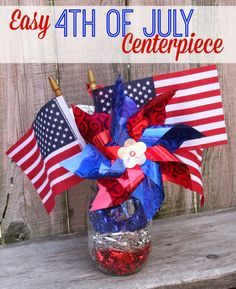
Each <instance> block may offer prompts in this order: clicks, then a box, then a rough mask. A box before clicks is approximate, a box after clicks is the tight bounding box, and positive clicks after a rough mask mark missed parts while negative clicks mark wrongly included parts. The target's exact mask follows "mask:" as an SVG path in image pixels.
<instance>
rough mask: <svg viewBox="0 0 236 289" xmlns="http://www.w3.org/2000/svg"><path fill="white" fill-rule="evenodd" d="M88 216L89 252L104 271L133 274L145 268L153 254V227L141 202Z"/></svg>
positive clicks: (124, 204) (130, 201)
mask: <svg viewBox="0 0 236 289" xmlns="http://www.w3.org/2000/svg"><path fill="white" fill-rule="evenodd" d="M88 217H89V218H88V219H89V222H88V223H89V224H88V225H89V226H88V247H89V252H90V255H91V257H92V259H93V260H94V261H95V263H96V265H97V267H98V268H99V269H100V270H101V271H103V272H104V273H107V274H111V275H119V276H121V275H130V274H133V273H136V272H138V271H139V270H140V269H141V268H142V267H143V266H144V264H145V263H146V261H147V259H148V255H149V253H150V251H151V224H150V223H149V222H148V220H147V218H146V216H145V214H144V211H143V208H142V205H141V203H140V201H139V200H138V199H136V198H133V197H132V198H130V199H128V200H127V201H125V202H124V203H122V205H118V206H115V207H112V208H107V209H102V210H97V211H93V212H89V214H88Z"/></svg>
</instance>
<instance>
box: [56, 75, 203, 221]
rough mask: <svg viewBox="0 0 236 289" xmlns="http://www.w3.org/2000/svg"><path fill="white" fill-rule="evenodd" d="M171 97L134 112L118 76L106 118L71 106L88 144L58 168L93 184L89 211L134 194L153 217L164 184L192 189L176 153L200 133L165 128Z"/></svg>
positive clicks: (163, 96) (178, 126) (184, 128)
mask: <svg viewBox="0 0 236 289" xmlns="http://www.w3.org/2000/svg"><path fill="white" fill-rule="evenodd" d="M174 95H175V92H174V91H173V92H169V93H164V94H161V95H159V96H157V97H155V98H154V99H152V100H150V101H149V102H148V103H147V104H146V105H144V106H143V107H142V108H141V109H138V108H137V106H136V104H135V102H134V101H133V100H132V99H131V98H130V97H128V96H126V95H125V93H124V88H123V84H122V80H121V78H118V80H117V81H116V85H115V91H114V93H113V96H112V108H111V114H110V115H109V114H105V113H94V114H93V115H89V114H87V113H86V112H84V111H82V110H81V109H79V108H78V107H73V113H74V116H75V120H76V123H77V126H78V128H79V130H80V133H81V135H82V136H83V137H84V139H85V140H86V142H87V145H86V146H85V147H84V149H83V150H82V151H81V152H80V153H79V154H78V155H76V156H74V157H72V158H70V159H68V160H66V161H64V162H62V163H61V165H62V166H64V167H65V168H66V169H67V170H68V171H70V172H72V173H74V174H76V175H78V176H79V177H81V178H84V179H92V180H97V183H98V187H99V191H98V194H97V196H96V199H95V200H94V202H93V204H92V207H91V210H98V209H103V208H107V207H111V206H115V205H119V204H122V202H124V201H126V200H127V199H128V198H129V197H130V196H133V197H136V198H138V199H139V200H140V201H141V203H142V205H143V209H144V212H145V214H146V216H147V218H148V219H152V217H153V216H154V214H155V213H156V212H157V211H158V210H159V208H160V206H161V204H162V202H163V200H164V191H163V180H169V181H172V182H175V183H177V184H179V185H181V186H184V187H185V188H189V189H194V188H193V185H192V181H191V173H190V170H189V167H188V165H186V164H185V163H183V162H182V161H181V160H180V159H179V158H178V157H177V156H176V155H175V153H176V152H177V151H178V150H179V148H180V146H181V145H182V143H183V142H184V141H187V140H192V139H197V138H201V137H203V135H202V134H201V133H200V132H198V131H197V130H195V129H194V128H192V127H190V126H187V125H184V124H176V125H165V124H164V123H165V118H166V111H165V107H166V105H167V104H168V102H169V100H170V99H171V98H172V97H173V96H174ZM181 149H182V150H184V149H183V148H181ZM200 193H201V192H200Z"/></svg>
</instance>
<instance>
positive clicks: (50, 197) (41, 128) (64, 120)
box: [6, 96, 85, 213]
mask: <svg viewBox="0 0 236 289" xmlns="http://www.w3.org/2000/svg"><path fill="white" fill-rule="evenodd" d="M84 146H85V142H84V139H83V138H82V136H81V135H80V133H79V131H78V129H77V126H76V123H75V121H74V119H73V117H72V115H71V113H70V111H69V109H68V107H67V104H66V102H65V100H64V98H63V96H59V97H56V98H54V99H52V100H51V101H49V102H48V103H47V104H45V105H44V106H43V107H42V108H41V110H40V111H39V112H38V114H37V116H36V118H35V120H34V122H33V125H32V127H31V128H30V130H29V131H28V132H27V133H26V134H25V135H24V136H23V137H22V138H21V139H20V140H19V141H18V142H17V143H16V144H15V145H13V146H12V147H11V148H10V149H9V150H8V151H7V152H6V154H7V155H8V156H9V157H10V158H11V159H12V160H13V161H14V162H16V163H17V165H18V166H19V167H20V168H21V169H22V171H23V172H24V173H25V174H26V175H27V176H28V178H29V179H30V180H31V182H32V184H33V185H34V187H35V189H36V190H37V192H38V194H39V196H40V198H41V200H42V202H43V205H44V207H45V208H46V210H47V212H48V213H50V211H51V210H52V208H53V207H54V203H55V201H54V197H55V196H56V195H58V194H60V193H62V192H63V191H65V190H67V189H69V188H70V187H72V186H73V185H75V184H77V183H79V182H80V181H82V179H80V178H79V177H78V176H76V175H74V174H72V173H70V172H68V171H67V170H66V169H64V168H63V167H62V166H61V165H60V162H62V161H63V160H66V159H67V158H70V157H72V156H74V155H76V154H78V153H79V152H80V151H81V150H82V148H83V147H84Z"/></svg>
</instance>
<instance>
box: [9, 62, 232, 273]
mask: <svg viewBox="0 0 236 289" xmlns="http://www.w3.org/2000/svg"><path fill="white" fill-rule="evenodd" d="M213 76H214V77H213ZM50 80H51V84H52V87H53V90H54V91H55V93H56V96H57V97H55V98H54V99H52V100H51V101H49V102H48V103H47V104H45V105H44V106H43V107H42V108H41V109H40V111H39V112H38V114H37V116H36V118H35V120H34V122H33V125H32V127H31V128H30V130H29V131H28V132H27V133H26V134H25V135H24V136H23V137H22V138H21V139H20V140H19V141H18V142H17V143H16V144H15V145H13V146H12V147H11V148H10V149H9V150H8V151H7V155H8V156H9V157H10V158H11V159H12V160H14V161H15V162H16V163H17V164H18V165H19V166H20V167H21V169H22V170H23V171H24V172H25V173H26V175H27V176H28V177H29V179H30V180H31V181H32V183H33V185H34V186H35V188H36V190H37V192H38V194H39V196H40V198H41V199H42V202H43V204H44V206H45V208H46V210H47V212H48V213H50V212H51V210H52V208H53V206H54V197H55V196H56V195H58V194H59V193H62V192H63V191H64V190H66V189H68V188H70V187H72V186H73V185H75V184H77V183H79V182H81V181H83V180H84V179H90V180H95V181H96V182H97V187H98V190H97V194H96V196H95V197H94V199H93V200H92V202H91V204H90V207H89V212H88V223H89V224H88V225H89V234H88V235H89V238H88V240H89V251H90V254H91V257H92V258H93V260H94V261H95V263H96V265H97V266H98V268H99V269H100V270H102V271H103V272H105V273H108V274H112V275H129V274H132V273H135V272H137V271H139V270H140V269H141V268H142V266H143V265H144V264H145V262H146V261H147V258H148V255H149V252H150V250H151V243H152V240H151V220H152V218H153V216H154V215H155V214H156V212H157V211H158V210H159V209H160V206H161V204H162V203H163V201H164V191H163V181H171V182H173V183H175V184H178V185H180V186H183V187H185V188H187V189H190V190H192V191H195V192H197V193H199V194H200V195H201V204H202V205H203V202H204V197H203V186H202V180H201V161H202V151H203V148H205V147H209V146H215V145H220V144H225V143H227V135H226V130H225V123H224V115H223V110H222V100H221V96H220V90H219V83H218V78H217V70H216V66H215V65H212V66H207V67H201V68H197V69H192V70H188V71H182V72H176V73H170V74H167V75H164V76H163V75H160V76H154V77H150V78H145V79H142V80H137V81H131V82H129V83H126V84H123V83H122V79H121V78H120V77H119V78H118V79H117V81H116V84H115V86H110V87H104V88H103V87H101V86H100V87H99V89H96V90H93V91H90V93H91V94H92V96H93V98H94V101H95V113H93V114H89V113H87V112H85V111H84V110H82V109H81V108H79V107H77V106H73V107H72V114H73V116H74V117H73V116H72V114H71V112H70V111H69V109H68V107H67V105H66V103H65V100H64V98H63V97H62V95H61V92H60V89H59V87H58V86H57V85H56V83H55V81H53V80H52V79H50ZM94 82H95V81H94ZM208 83H211V86H212V87H213V88H214V89H212V90H209V89H210V88H209V86H208ZM213 84H214V85H213ZM91 88H93V89H94V88H95V84H94V83H93V87H92V86H91ZM216 106H217V113H218V114H217V115H216V116H214V113H215V112H216V109H215V107H216ZM192 126H193V127H192Z"/></svg>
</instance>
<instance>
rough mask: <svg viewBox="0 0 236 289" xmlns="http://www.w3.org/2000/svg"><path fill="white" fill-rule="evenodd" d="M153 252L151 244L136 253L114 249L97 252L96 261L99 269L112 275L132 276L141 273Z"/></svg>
mask: <svg viewBox="0 0 236 289" xmlns="http://www.w3.org/2000/svg"><path fill="white" fill-rule="evenodd" d="M150 250H151V242H149V243H148V244H147V245H146V246H145V247H144V248H142V249H139V250H136V251H134V252H124V251H119V250H114V249H105V250H96V252H95V261H96V262H97V265H98V266H99V269H100V270H101V271H103V272H105V273H108V274H112V275H119V276H124V275H130V274H133V273H136V272H137V271H139V270H140V269H141V268H142V266H143V265H144V264H145V263H146V261H147V258H148V254H149V252H150Z"/></svg>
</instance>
